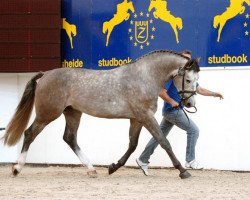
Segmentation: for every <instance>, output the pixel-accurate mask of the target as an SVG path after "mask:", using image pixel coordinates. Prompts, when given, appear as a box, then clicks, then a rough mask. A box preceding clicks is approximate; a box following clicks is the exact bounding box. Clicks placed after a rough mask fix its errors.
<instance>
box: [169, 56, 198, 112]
mask: <svg viewBox="0 0 250 200" xmlns="http://www.w3.org/2000/svg"><path fill="white" fill-rule="evenodd" d="M199 60H200V58H198V59H190V60H189V61H188V62H187V63H186V64H185V66H184V67H181V68H180V69H179V70H178V73H177V75H175V76H174V78H173V81H174V85H175V87H176V88H177V90H178V92H179V94H180V96H181V99H182V103H183V105H184V106H186V107H188V108H189V107H194V106H195V97H194V95H195V94H196V87H197V80H198V77H199V75H198V73H199V71H200V67H199V64H198V63H199Z"/></svg>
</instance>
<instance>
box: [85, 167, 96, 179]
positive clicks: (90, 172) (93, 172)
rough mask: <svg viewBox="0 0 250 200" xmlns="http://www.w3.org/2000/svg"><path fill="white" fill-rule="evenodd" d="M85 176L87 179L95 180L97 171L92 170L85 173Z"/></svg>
mask: <svg viewBox="0 0 250 200" xmlns="http://www.w3.org/2000/svg"><path fill="white" fill-rule="evenodd" d="M87 175H88V177H89V178H97V176H98V175H97V171H96V170H95V169H94V170H90V171H88V172H87Z"/></svg>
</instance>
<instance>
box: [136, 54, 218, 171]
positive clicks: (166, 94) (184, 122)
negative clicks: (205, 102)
mask: <svg viewBox="0 0 250 200" xmlns="http://www.w3.org/2000/svg"><path fill="white" fill-rule="evenodd" d="M181 54H182V55H183V56H186V57H188V58H189V59H190V58H191V57H192V53H191V51H189V50H185V51H182V52H181ZM196 92H197V93H198V94H200V95H203V96H212V97H219V98H220V99H223V96H222V94H220V93H218V92H212V91H210V90H207V89H205V88H203V87H201V86H200V85H199V84H197V90H196ZM159 96H160V97H161V98H162V99H163V100H164V106H163V119H162V121H161V124H160V127H161V130H162V133H163V135H164V136H165V137H167V135H168V134H169V132H170V130H171V129H172V128H173V126H174V125H176V126H177V127H179V128H181V129H183V130H185V131H186V133H187V147H186V164H185V167H186V168H191V169H202V168H203V167H201V166H200V165H199V163H198V162H197V161H196V160H195V146H196V142H197V139H198V137H199V128H198V127H197V125H196V124H195V123H194V122H193V121H192V120H191V119H188V118H187V116H186V115H185V113H184V111H183V109H182V107H181V109H179V108H180V107H179V106H181V105H179V102H180V101H181V97H180V95H179V93H178V91H177V89H176V87H175V86H174V83H173V80H170V81H168V82H167V83H166V85H165V88H163V89H162V90H161V92H160V94H159ZM158 144H159V143H158V142H157V141H156V140H155V139H154V138H152V139H151V140H150V141H149V142H148V144H147V145H146V147H145V149H144V151H143V152H142V154H141V155H140V157H139V158H137V159H136V162H137V164H138V166H139V167H140V168H141V169H142V171H143V173H144V174H145V175H146V176H148V164H149V158H150V156H151V155H152V154H153V153H154V150H155V149H156V147H157V146H158Z"/></svg>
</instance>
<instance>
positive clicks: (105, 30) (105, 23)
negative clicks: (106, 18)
mask: <svg viewBox="0 0 250 200" xmlns="http://www.w3.org/2000/svg"><path fill="white" fill-rule="evenodd" d="M107 30H108V22H104V23H103V25H102V33H103V34H105V33H106V32H107Z"/></svg>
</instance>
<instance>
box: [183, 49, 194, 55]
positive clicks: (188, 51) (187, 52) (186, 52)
mask: <svg viewBox="0 0 250 200" xmlns="http://www.w3.org/2000/svg"><path fill="white" fill-rule="evenodd" d="M180 53H181V54H188V55H190V56H192V52H191V51H190V50H188V49H185V50H183V51H181V52H180Z"/></svg>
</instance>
